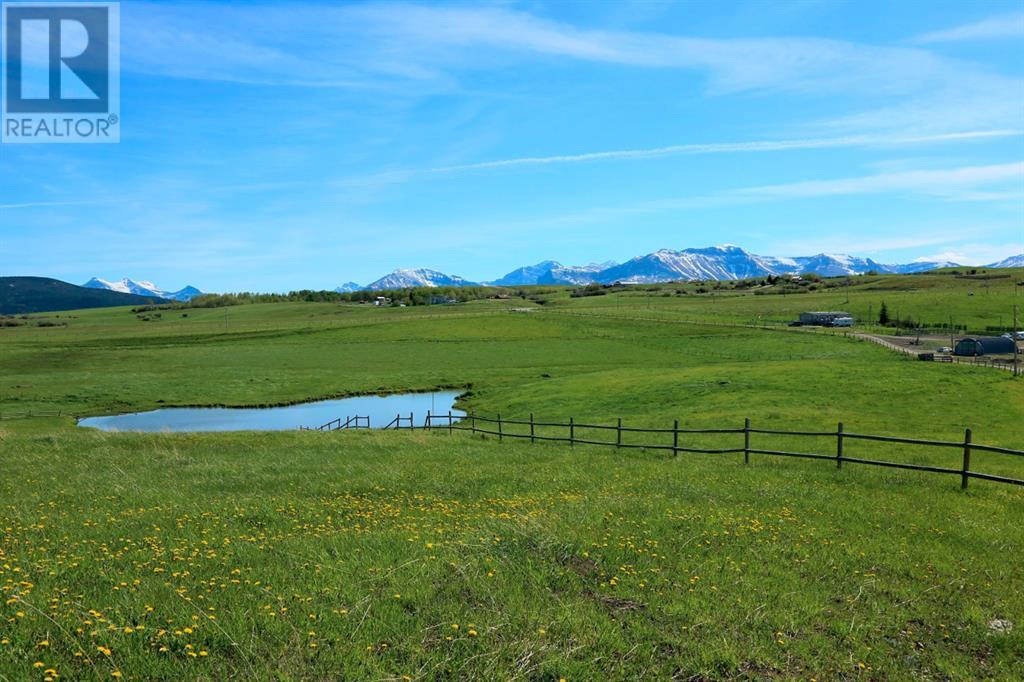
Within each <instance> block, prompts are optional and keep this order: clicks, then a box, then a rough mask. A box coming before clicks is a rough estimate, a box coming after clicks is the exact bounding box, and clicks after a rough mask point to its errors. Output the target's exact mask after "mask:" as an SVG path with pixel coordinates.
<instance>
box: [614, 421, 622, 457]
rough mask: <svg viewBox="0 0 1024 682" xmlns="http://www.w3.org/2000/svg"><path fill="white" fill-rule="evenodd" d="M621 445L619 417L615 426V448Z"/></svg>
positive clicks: (620, 422)
mask: <svg viewBox="0 0 1024 682" xmlns="http://www.w3.org/2000/svg"><path fill="white" fill-rule="evenodd" d="M621 447H622V417H619V424H618V426H616V427H615V449H616V450H618V449H619V448H621Z"/></svg>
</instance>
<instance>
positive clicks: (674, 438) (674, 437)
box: [672, 419, 679, 457]
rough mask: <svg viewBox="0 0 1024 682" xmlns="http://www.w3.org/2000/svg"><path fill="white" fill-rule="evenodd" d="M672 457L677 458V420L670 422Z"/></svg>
mask: <svg viewBox="0 0 1024 682" xmlns="http://www.w3.org/2000/svg"><path fill="white" fill-rule="evenodd" d="M672 456H673V457H678V456H679V420H678V419H676V420H675V421H674V422H672Z"/></svg>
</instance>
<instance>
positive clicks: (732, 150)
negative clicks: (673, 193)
mask: <svg viewBox="0 0 1024 682" xmlns="http://www.w3.org/2000/svg"><path fill="white" fill-rule="evenodd" d="M1022 134H1024V133H1022V131H1020V130H975V131H967V132H959V133H945V134H938V135H916V136H891V135H889V136H886V135H856V136H849V137H830V138H807V139H795V140H755V141H751V142H719V143H709V144H680V145H669V146H665V147H652V148H648V149H619V150H613V151H603V152H587V153H583V154H566V155H555V156H531V157H519V158H513V159H498V160H495V161H482V162H480V163H467V164H460V165H454V166H439V167H437V168H430V169H427V170H425V171H418V172H422V173H451V172H457V171H469V170H486V169H491V168H508V167H516V166H538V165H550V164H563V163H587V162H593V161H620V160H631V159H652V158H659V157H663V156H678V155H690V154H740V153H757V152H778V151H795V150H802V149H836V148H842V147H889V146H902V145H916V144H937V143H943V142H961V141H971V140H984V139H990V138H1000V137H1020V136H1021V135H1022ZM413 172H417V171H413Z"/></svg>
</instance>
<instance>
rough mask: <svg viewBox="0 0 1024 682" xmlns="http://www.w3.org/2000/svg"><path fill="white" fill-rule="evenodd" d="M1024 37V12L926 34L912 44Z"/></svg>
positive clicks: (918, 37) (915, 39) (1002, 15)
mask: <svg viewBox="0 0 1024 682" xmlns="http://www.w3.org/2000/svg"><path fill="white" fill-rule="evenodd" d="M1022 37H1024V12H1014V13H1012V14H1001V15H999V16H995V17H989V18H987V19H982V20H981V21H976V22H974V23H971V24H963V25H961V26H956V27H954V28H950V29H946V30H944V31H935V32H933V33H925V34H924V35H920V36H917V37H916V38H914V39H913V40H912V42H915V43H920V44H928V43H947V42H958V41H964V40H991V39H1002V38H1022Z"/></svg>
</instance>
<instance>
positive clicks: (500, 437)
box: [498, 412, 505, 442]
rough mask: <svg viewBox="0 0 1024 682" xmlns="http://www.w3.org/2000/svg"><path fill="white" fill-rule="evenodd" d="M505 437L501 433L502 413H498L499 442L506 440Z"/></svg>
mask: <svg viewBox="0 0 1024 682" xmlns="http://www.w3.org/2000/svg"><path fill="white" fill-rule="evenodd" d="M504 439H505V437H504V435H502V433H501V412H499V413H498V441H499V442H500V441H502V440H504Z"/></svg>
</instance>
